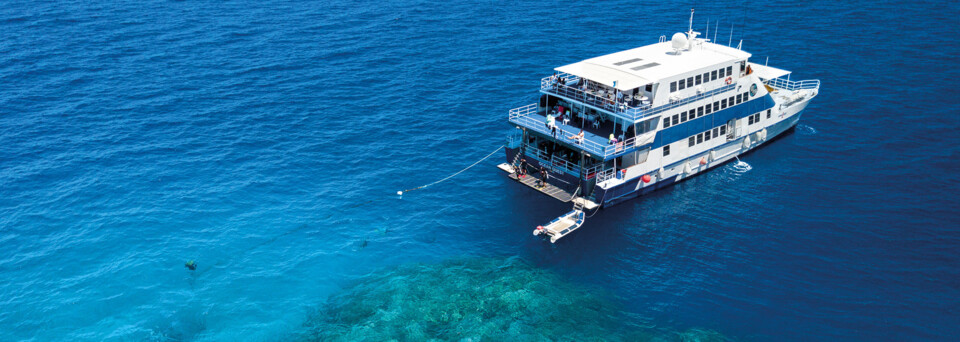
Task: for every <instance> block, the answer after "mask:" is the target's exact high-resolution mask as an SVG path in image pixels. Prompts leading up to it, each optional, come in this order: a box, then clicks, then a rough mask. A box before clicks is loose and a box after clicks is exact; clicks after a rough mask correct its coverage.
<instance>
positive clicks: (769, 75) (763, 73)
mask: <svg viewBox="0 0 960 342" xmlns="http://www.w3.org/2000/svg"><path fill="white" fill-rule="evenodd" d="M751 67H752V68H753V72H754V73H755V74H756V75H757V77H759V78H760V79H761V80H769V79H774V78H780V77H783V76H787V75H789V74H790V72H789V71H786V70H783V69H777V68H774V67H772V66H766V65H751Z"/></svg>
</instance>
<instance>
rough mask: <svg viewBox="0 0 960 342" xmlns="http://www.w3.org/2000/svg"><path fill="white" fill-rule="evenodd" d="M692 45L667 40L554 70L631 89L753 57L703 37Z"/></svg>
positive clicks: (623, 88) (692, 42)
mask: <svg viewBox="0 0 960 342" xmlns="http://www.w3.org/2000/svg"><path fill="white" fill-rule="evenodd" d="M690 45H691V46H690V48H689V49H685V50H680V51H679V53H678V52H677V51H676V50H674V48H673V46H672V45H671V42H670V41H666V42H661V43H656V44H651V45H647V46H641V47H638V48H635V49H630V50H626V51H620V52H616V53H611V54H609V55H603V56H600V57H594V58H590V59H587V60H583V61H580V62H577V63H573V64H568V65H564V66H562V67H559V68H556V69H555V70H557V71H559V72H563V73H567V74H571V75H576V76H578V77H581V78H585V79H589V80H591V81H594V82H597V83H600V84H603V85H606V86H609V87H615V88H617V89H620V90H630V89H634V88H638V87H642V86H645V85H648V84H655V83H659V82H661V81H662V80H665V79H668V78H672V77H676V76H679V75H686V74H689V73H692V72H693V71H696V70H699V69H704V68H707V67H711V66H714V65H719V64H730V63H733V62H738V61H743V60H747V59H749V58H750V56H751V54H750V53H748V52H745V51H743V50H740V49H737V48H733V47H728V46H724V45H719V44H714V43H710V42H707V41H705V40H703V39H693V40H692V41H691V42H690ZM614 82H616V86H614Z"/></svg>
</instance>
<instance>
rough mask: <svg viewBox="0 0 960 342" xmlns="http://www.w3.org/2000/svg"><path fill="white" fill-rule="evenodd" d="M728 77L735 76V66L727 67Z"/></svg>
mask: <svg viewBox="0 0 960 342" xmlns="http://www.w3.org/2000/svg"><path fill="white" fill-rule="evenodd" d="M727 75H731V76H733V66H728V67H727Z"/></svg>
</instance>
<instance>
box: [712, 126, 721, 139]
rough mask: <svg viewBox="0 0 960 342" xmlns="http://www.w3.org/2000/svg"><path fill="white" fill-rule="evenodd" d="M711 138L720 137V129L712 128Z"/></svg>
mask: <svg viewBox="0 0 960 342" xmlns="http://www.w3.org/2000/svg"><path fill="white" fill-rule="evenodd" d="M713 136H715V137H719V136H720V127H714V128H713Z"/></svg>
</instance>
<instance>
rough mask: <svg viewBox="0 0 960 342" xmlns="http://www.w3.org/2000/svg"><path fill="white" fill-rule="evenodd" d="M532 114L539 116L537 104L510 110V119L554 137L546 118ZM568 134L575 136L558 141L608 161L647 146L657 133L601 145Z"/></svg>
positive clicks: (561, 137)
mask: <svg viewBox="0 0 960 342" xmlns="http://www.w3.org/2000/svg"><path fill="white" fill-rule="evenodd" d="M531 114H537V115H539V114H538V110H537V104H536V103H532V104H529V105H526V106H523V107H518V108H514V109H511V110H510V113H509V117H510V122H513V123H514V124H517V125H520V126H523V127H526V128H527V129H530V130H534V131H537V132H540V133H543V134H544V135H546V136H552V135H553V132H552V131H550V130H548V129H547V126H546V124H545V122H546V118H545V117H544V118H543V119H542V120H541V119H540V118H539V117H535V116H534V115H531ZM568 134H573V133H572V132H564V133H563V135H562V136H557V140H559V141H562V142H567V143H570V144H571V145H574V146H578V147H580V149H582V150H584V151H586V152H588V153H590V154H592V155H594V156H597V157H602V158H604V159H607V158H609V157H612V156H615V155H619V154H622V153H624V152H628V151H629V150H631V149H633V148H636V147H640V146H643V145H647V144H650V143H652V142H653V139H652V138H653V137H654V136H655V132H650V133H647V134H641V135H639V136H635V137H630V138H628V139H625V140H623V141H618V142H616V143H614V144H601V143H598V142H596V141H594V140H592V139H586V138H584V139H583V140H581V141H577V140H574V139H571V138H570V136H569V135H568ZM584 134H591V135H595V136H598V137H599V135H596V134H593V133H587V132H584ZM601 138H603V137H601Z"/></svg>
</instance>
